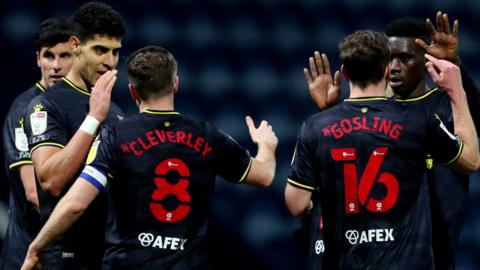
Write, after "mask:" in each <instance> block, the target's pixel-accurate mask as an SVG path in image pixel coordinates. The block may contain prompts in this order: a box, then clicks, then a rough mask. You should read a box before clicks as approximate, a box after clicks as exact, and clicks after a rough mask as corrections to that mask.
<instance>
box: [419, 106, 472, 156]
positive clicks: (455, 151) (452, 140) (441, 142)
mask: <svg viewBox="0 0 480 270" xmlns="http://www.w3.org/2000/svg"><path fill="white" fill-rule="evenodd" d="M429 118H430V119H429V121H428V123H427V148H428V149H427V151H428V152H429V153H430V154H431V156H432V157H433V160H434V162H436V163H438V164H440V165H450V164H452V163H453V162H455V161H456V160H457V159H458V157H459V156H460V154H461V153H462V150H463V142H462V140H461V139H460V138H459V137H458V136H456V135H454V134H453V133H452V132H450V130H449V129H448V128H447V127H446V126H445V124H444V122H443V121H442V119H441V117H440V116H438V115H437V114H435V115H433V116H430V117H429Z"/></svg>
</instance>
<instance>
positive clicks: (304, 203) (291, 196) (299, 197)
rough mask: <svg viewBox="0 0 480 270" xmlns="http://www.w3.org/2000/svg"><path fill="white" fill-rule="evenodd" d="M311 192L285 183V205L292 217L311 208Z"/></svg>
mask: <svg viewBox="0 0 480 270" xmlns="http://www.w3.org/2000/svg"><path fill="white" fill-rule="evenodd" d="M311 198H312V192H311V191H308V190H305V189H301V188H298V187H296V186H293V185H291V184H290V183H287V187H286V188H285V204H286V205H287V209H288V211H289V212H290V214H291V215H292V216H299V215H301V214H304V213H305V212H307V211H309V210H311V209H312V207H313V202H312V200H311Z"/></svg>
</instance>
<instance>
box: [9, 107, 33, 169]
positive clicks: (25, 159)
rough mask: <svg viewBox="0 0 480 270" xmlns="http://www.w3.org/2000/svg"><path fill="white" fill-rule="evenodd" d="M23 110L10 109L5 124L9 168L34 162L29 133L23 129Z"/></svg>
mask: <svg viewBox="0 0 480 270" xmlns="http://www.w3.org/2000/svg"><path fill="white" fill-rule="evenodd" d="M14 109H15V108H14ZM23 110H24V108H23ZM22 112H24V111H22ZM22 112H19V111H10V112H9V114H8V115H7V117H6V119H5V123H4V126H3V146H4V151H5V152H4V153H5V162H6V163H7V166H8V168H9V169H13V168H16V167H18V166H22V165H26V164H32V161H31V158H30V152H29V151H28V140H27V135H26V134H25V131H24V129H23V126H24V120H23V113H22Z"/></svg>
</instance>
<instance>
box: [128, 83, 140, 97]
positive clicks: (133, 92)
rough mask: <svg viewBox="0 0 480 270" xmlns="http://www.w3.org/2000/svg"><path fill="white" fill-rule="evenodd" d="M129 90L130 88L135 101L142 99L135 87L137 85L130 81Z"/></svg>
mask: <svg viewBox="0 0 480 270" xmlns="http://www.w3.org/2000/svg"><path fill="white" fill-rule="evenodd" d="M128 90H130V96H132V99H133V101H138V100H140V97H139V96H138V91H137V89H136V88H135V86H133V85H132V84H130V83H129V84H128Z"/></svg>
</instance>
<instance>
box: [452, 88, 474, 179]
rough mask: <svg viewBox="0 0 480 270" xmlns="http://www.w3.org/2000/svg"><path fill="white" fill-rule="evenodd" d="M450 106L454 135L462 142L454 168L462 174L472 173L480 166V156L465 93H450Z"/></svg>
mask: <svg viewBox="0 0 480 270" xmlns="http://www.w3.org/2000/svg"><path fill="white" fill-rule="evenodd" d="M449 94H450V103H451V105H452V113H453V124H454V128H455V134H457V135H458V136H459V137H460V138H461V139H462V141H463V144H464V147H463V151H462V153H461V155H460V157H459V159H458V160H457V162H456V165H455V168H457V170H460V171H462V172H464V173H472V172H474V171H476V170H478V168H479V166H480V154H479V151H478V138H477V132H476V130H475V125H474V123H473V119H472V116H471V115H470V111H469V108H468V104H467V97H466V94H465V91H463V89H462V91H455V92H450V93H449Z"/></svg>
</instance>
